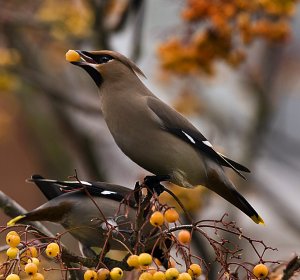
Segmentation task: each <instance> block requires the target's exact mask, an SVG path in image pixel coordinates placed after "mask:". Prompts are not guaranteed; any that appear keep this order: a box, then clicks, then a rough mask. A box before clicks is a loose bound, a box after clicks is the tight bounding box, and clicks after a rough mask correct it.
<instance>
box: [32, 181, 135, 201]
mask: <svg viewBox="0 0 300 280" xmlns="http://www.w3.org/2000/svg"><path fill="white" fill-rule="evenodd" d="M27 181H29V182H34V183H35V184H36V185H37V186H38V187H39V189H40V190H41V191H42V192H43V193H44V194H45V196H46V197H47V199H48V200H50V199H52V198H54V197H57V196H60V195H62V194H64V193H66V192H68V191H76V190H81V189H82V188H85V189H86V190H87V191H88V192H89V194H90V195H91V196H96V197H97V196H98V197H99V196H100V197H105V198H108V199H112V200H115V201H120V202H121V201H123V200H124V199H127V200H128V202H129V204H130V206H134V205H135V200H134V198H133V195H131V193H132V189H129V188H126V187H123V186H120V185H114V184H109V183H105V182H86V181H80V182H79V181H58V180H52V179H45V178H43V177H42V176H40V175H33V176H32V177H31V179H28V180H27ZM53 191H55V194H56V195H55V196H54V195H53V196H52V197H50V196H49V193H52V192H53Z"/></svg>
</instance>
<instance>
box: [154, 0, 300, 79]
mask: <svg viewBox="0 0 300 280" xmlns="http://www.w3.org/2000/svg"><path fill="white" fill-rule="evenodd" d="M295 6H296V1H295V0H287V1H274V0H253V1H246V0H233V1H232V0H230V1H229V0H222V1H218V0H213V1H207V0H186V7H185V8H184V10H183V12H182V18H183V20H184V21H185V22H186V23H187V26H188V28H187V31H186V32H184V35H183V36H179V37H175V38H172V39H169V40H167V41H166V42H164V43H163V44H161V45H160V47H159V49H158V54H159V57H160V61H161V63H162V66H163V68H164V69H166V70H170V71H172V72H175V73H178V74H192V73H199V72H204V73H207V74H212V73H213V70H214V69H213V63H214V62H215V61H216V60H224V61H226V62H227V63H228V64H229V65H231V66H238V65H239V64H240V63H241V62H242V61H243V60H244V59H245V57H246V55H245V47H246V46H247V45H249V44H250V43H251V42H252V41H253V40H254V39H256V38H264V39H266V40H269V41H276V42H277V41H283V40H285V39H287V38H288V37H289V35H290V26H289V19H290V17H291V15H292V14H293V13H294V11H295Z"/></svg>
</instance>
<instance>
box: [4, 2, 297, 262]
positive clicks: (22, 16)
mask: <svg viewBox="0 0 300 280" xmlns="http://www.w3.org/2000/svg"><path fill="white" fill-rule="evenodd" d="M249 2H250V1H244V0H231V1H229V0H227V1H225V0H224V1H207V0H198V1H197V0H186V1H184V0H176V1H171V0H151V1H145V0H110V1H105V0H88V1H82V0H68V1H58V0H43V1H41V0H28V1H17V0H11V1H1V10H0V67H1V68H0V189H1V190H2V191H3V192H5V193H6V194H7V195H9V196H10V197H12V198H13V199H14V200H16V201H17V202H18V203H20V204H21V205H22V206H23V207H25V208H26V209H27V210H31V209H33V208H35V207H37V206H39V205H40V204H41V203H42V202H44V201H45V199H44V198H43V197H42V195H41V194H40V193H39V191H38V190H37V189H36V188H35V187H34V186H33V185H31V184H28V183H25V179H26V178H29V177H30V176H31V175H32V174H41V175H43V176H45V177H47V178H53V179H61V180H64V179H67V178H68V176H71V175H74V170H75V169H76V170H77V172H78V175H79V178H80V179H84V180H97V181H109V182H113V183H118V184H122V185H125V186H128V187H132V188H133V186H134V184H135V182H136V181H137V180H140V179H142V178H143V177H144V176H145V175H147V174H148V173H147V172H146V171H145V170H142V169H141V168H139V167H138V166H137V165H135V164H134V163H133V162H131V161H130V160H129V159H128V158H127V157H126V156H124V155H123V154H122V153H121V151H120V150H119V148H118V147H117V146H116V144H115V143H114V141H113V139H112V137H111V135H110V134H109V132H108V129H107V127H106V125H105V123H104V121H103V119H102V116H101V111H100V108H99V106H98V103H99V100H98V94H97V88H96V86H95V85H94V83H93V82H92V81H91V79H90V77H89V76H88V75H87V74H86V73H85V72H84V71H82V70H81V69H79V68H77V67H74V66H73V65H71V64H70V63H67V62H66V61H65V53H66V51H67V50H68V49H80V50H98V49H113V50H116V51H119V52H121V53H123V54H125V55H126V56H128V57H130V58H131V59H132V60H134V61H135V62H136V63H137V64H138V66H139V67H140V68H141V69H142V71H143V72H144V73H145V74H146V76H147V79H146V80H144V82H145V83H146V84H147V86H148V87H149V88H150V89H151V90H152V91H153V92H154V93H155V94H156V95H158V96H159V97H160V98H162V99H163V100H164V101H166V102H167V103H168V104H170V105H172V106H173V107H175V108H176V109H177V110H178V111H180V112H181V113H183V114H185V115H186V116H187V117H188V118H189V119H190V120H191V121H192V122H193V123H194V124H195V125H196V126H197V127H198V128H199V129H200V130H201V131H202V133H203V134H204V135H205V136H206V137H207V138H208V139H210V141H211V142H212V143H213V144H214V145H215V146H216V147H217V149H218V150H219V151H220V152H222V153H224V154H226V155H228V156H229V157H230V158H232V159H234V160H236V161H239V162H241V163H242V164H244V165H246V166H248V167H249V168H250V169H251V171H252V173H251V174H250V175H249V176H247V181H242V180H240V179H239V178H237V177H236V176H235V175H234V174H231V173H230V172H228V176H231V177H232V180H234V182H235V183H236V185H237V187H238V189H239V190H240V191H241V192H242V193H243V195H244V196H245V197H247V199H248V200H249V201H250V202H251V204H252V205H253V206H254V208H255V209H256V210H257V211H258V212H259V213H260V214H261V216H262V217H263V218H264V220H265V223H266V226H264V227H263V226H258V225H255V224H254V223H253V222H252V221H251V220H250V219H248V218H247V217H246V216H245V215H244V214H242V213H240V212H238V211H237V210H236V209H235V208H234V207H233V206H231V205H228V204H227V203H226V202H225V201H224V200H223V199H221V198H220V197H218V196H216V195H215V194H213V193H211V192H209V191H206V190H204V189H196V190H193V191H188V190H179V191H178V190H177V189H175V192H177V193H178V196H179V197H180V198H181V199H182V200H183V202H184V203H186V205H187V204H188V205H189V208H190V211H193V213H194V214H193V215H195V217H197V218H199V219H201V218H203V219H208V218H209V219H219V218H221V217H222V215H223V214H224V213H225V212H226V213H228V214H229V218H228V219H229V220H235V221H237V222H238V224H239V225H240V226H241V227H242V228H243V230H244V232H245V233H246V234H247V235H248V236H251V237H252V238H254V239H259V240H261V239H262V240H264V241H265V242H266V243H267V244H268V245H270V246H272V247H276V248H278V251H277V252H275V253H273V254H272V256H270V258H274V259H276V260H282V259H285V260H287V259H289V258H291V257H292V256H293V254H294V253H297V252H298V253H299V251H300V244H299V235H300V219H299V211H300V208H299V207H300V206H299V198H300V188H299V172H300V146H299V143H300V125H299V119H300V111H299V108H300V95H299V89H300V79H299V71H300V51H299V50H300V32H299V31H300V30H299V26H300V13H299V7H298V6H297V2H296V1H293V0H285V1H283V0H282V1H281V0H276V1H275V0H257V1H251V3H249ZM164 199H166V200H168V199H169V198H167V197H165V198H164ZM1 217H2V218H1V224H5V223H6V221H7V220H8V217H5V216H3V215H2V216H1ZM254 261H255V260H254ZM256 261H257V260H256Z"/></svg>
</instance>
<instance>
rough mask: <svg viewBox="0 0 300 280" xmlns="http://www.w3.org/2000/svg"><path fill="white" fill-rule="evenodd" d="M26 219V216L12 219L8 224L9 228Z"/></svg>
mask: <svg viewBox="0 0 300 280" xmlns="http://www.w3.org/2000/svg"><path fill="white" fill-rule="evenodd" d="M25 218H26V215H19V216H17V217H15V218H13V219H11V220H10V221H8V222H7V226H9V227H10V226H14V225H15V224H16V223H20V222H22V221H23V220H24V219H25Z"/></svg>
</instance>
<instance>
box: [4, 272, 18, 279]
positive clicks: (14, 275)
mask: <svg viewBox="0 0 300 280" xmlns="http://www.w3.org/2000/svg"><path fill="white" fill-rule="evenodd" d="M5 280H20V277H19V275H17V274H14V273H12V274H9V275H8V276H7V277H6V278H5Z"/></svg>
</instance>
